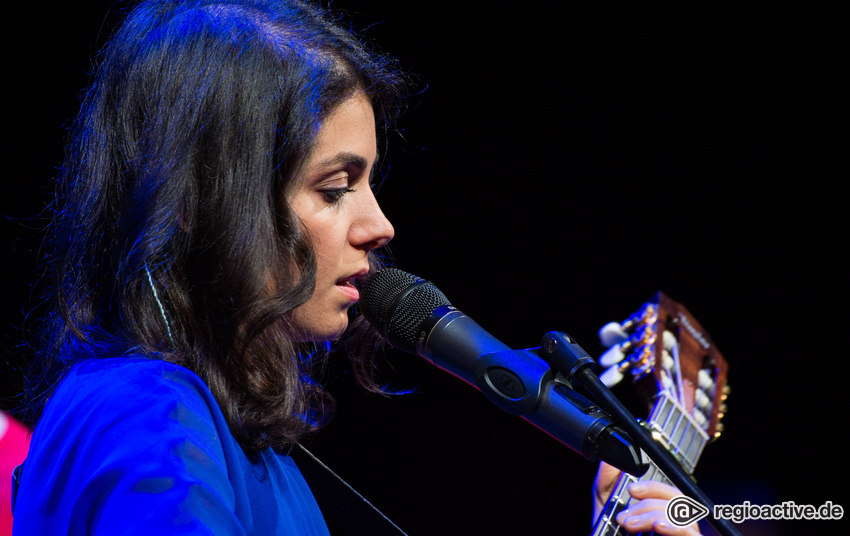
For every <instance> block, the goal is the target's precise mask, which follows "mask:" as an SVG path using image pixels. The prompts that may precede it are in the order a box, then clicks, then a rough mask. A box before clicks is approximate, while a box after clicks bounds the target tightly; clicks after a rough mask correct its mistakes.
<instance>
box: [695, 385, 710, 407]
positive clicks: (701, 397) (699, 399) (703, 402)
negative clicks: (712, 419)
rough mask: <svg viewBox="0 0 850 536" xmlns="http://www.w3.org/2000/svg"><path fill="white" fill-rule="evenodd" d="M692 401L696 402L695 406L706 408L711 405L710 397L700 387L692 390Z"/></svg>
mask: <svg viewBox="0 0 850 536" xmlns="http://www.w3.org/2000/svg"><path fill="white" fill-rule="evenodd" d="M694 402H696V404H697V407H699V408H700V409H706V408H708V407H710V406H711V399H710V398H708V395H706V394H705V393H704V392H703V391H702V390H701V389H697V390H695V391H694Z"/></svg>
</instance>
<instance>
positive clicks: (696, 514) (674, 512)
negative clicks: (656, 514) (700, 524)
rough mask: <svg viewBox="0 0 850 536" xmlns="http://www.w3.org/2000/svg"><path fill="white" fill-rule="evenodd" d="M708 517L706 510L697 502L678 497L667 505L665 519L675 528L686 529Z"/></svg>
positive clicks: (683, 496)
mask: <svg viewBox="0 0 850 536" xmlns="http://www.w3.org/2000/svg"><path fill="white" fill-rule="evenodd" d="M707 515H708V508H706V507H705V506H704V505H702V504H700V503H698V502H697V501H695V500H693V499H691V498H690V497H686V496H685V495H679V496H678V497H673V498H672V499H670V502H669V503H667V519H668V520H669V521H670V523H672V524H673V525H675V526H677V527H686V526H688V525H690V524H691V523H696V522H697V521H699V520H700V519H702V518H704V517H705V516H707Z"/></svg>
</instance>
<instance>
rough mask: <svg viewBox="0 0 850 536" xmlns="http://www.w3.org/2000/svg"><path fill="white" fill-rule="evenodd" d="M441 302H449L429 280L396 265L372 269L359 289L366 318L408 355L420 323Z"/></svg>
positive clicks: (414, 350) (390, 341)
mask: <svg viewBox="0 0 850 536" xmlns="http://www.w3.org/2000/svg"><path fill="white" fill-rule="evenodd" d="M443 305H451V303H449V300H448V299H447V298H446V296H445V295H444V294H443V293H442V292H440V290H439V289H438V288H437V287H435V286H434V285H433V284H432V283H431V282H429V281H426V280H424V279H422V278H421V277H417V276H415V275H412V274H409V273H407V272H404V271H402V270H399V269H397V268H385V269H383V270H381V271H379V272H375V273H374V274H372V275H371V276H369V278H368V279H367V280H366V282H365V284H364V285H363V288H362V291H361V300H360V306H361V309H362V311H363V316H364V317H366V320H368V321H369V323H370V324H372V326H374V327H375V329H377V330H378V331H379V332H380V333H381V335H383V336H384V338H385V339H387V340H388V341H389V343H390V344H392V345H393V346H394V347H396V348H398V349H399V350H402V351H404V352H408V353H412V354H415V353H416V338H417V336H418V334H419V327H420V326H421V325H422V322H424V321H425V319H426V318H428V317H429V316H430V315H431V313H432V312H434V309H436V308H437V307H440V306H443Z"/></svg>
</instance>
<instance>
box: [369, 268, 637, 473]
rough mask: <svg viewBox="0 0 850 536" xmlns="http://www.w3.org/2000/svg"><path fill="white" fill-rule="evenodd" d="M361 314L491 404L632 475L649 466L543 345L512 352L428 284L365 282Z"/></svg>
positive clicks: (403, 279)
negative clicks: (542, 349) (549, 358)
mask: <svg viewBox="0 0 850 536" xmlns="http://www.w3.org/2000/svg"><path fill="white" fill-rule="evenodd" d="M360 307H361V310H362V311H363V316H364V317H366V319H367V320H368V321H369V323H371V324H372V326H373V327H375V329H377V330H378V332H380V334H381V336H382V337H384V339H386V340H387V341H388V342H389V343H390V344H391V345H392V346H393V347H395V348H397V349H399V350H401V351H403V352H407V353H410V354H415V355H420V356H422V357H424V358H425V359H427V360H428V361H430V362H431V363H432V364H434V365H436V366H437V367H439V368H441V369H443V370H445V371H447V372H449V373H451V374H453V375H454V376H456V377H458V378H460V379H461V380H463V381H465V382H466V383H468V384H470V385H472V386H473V387H475V388H476V389H478V390H480V391H481V392H482V393H483V394H484V395H485V396H486V397H487V398H488V399H489V400H490V401H491V402H493V403H494V404H496V405H497V406H499V407H500V408H502V409H503V410H505V411H507V412H508V413H511V414H513V415H518V416H521V417H522V418H523V419H525V420H527V421H528V422H530V423H531V424H533V425H534V426H536V427H537V428H539V429H541V430H543V431H544V432H546V433H547V434H549V435H551V436H552V437H554V438H555V439H557V440H558V441H560V442H561V443H563V444H565V445H567V446H568V447H570V448H571V449H572V450H574V451H575V452H577V453H579V454H581V455H582V456H584V457H585V458H586V459H588V460H590V461H593V462H596V461H599V460H603V461H605V462H607V463H609V464H610V465H613V466H614V467H617V468H618V469H620V470H622V471H625V472H627V473H630V474H632V475H637V476H639V475H642V474H643V473H644V472H646V470H647V468H648V465H647V464H646V463H645V462H644V460H643V458H642V455H641V451H640V449H638V448H637V447H636V446H634V445H633V444H632V441H631V438H629V436H628V435H627V434H626V433H625V432H624V431H623V430H621V429H620V428H619V427H617V426H616V425H614V424H613V422H612V421H611V418H610V416H609V415H608V414H607V413H605V412H604V411H603V410H602V409H601V408H599V407H598V406H596V405H595V404H593V403H592V402H590V401H589V400H588V399H586V398H585V397H583V396H582V395H581V394H579V393H577V392H576V391H574V390H573V389H572V388H571V387H570V386H569V384H568V382H567V381H566V380H565V379H564V378H563V376H561V375H559V374H558V373H557V372H556V371H554V370H553V369H552V367H551V366H550V365H549V363H547V362H546V360H544V359H543V358H542V357H540V355H539V352H538V350H540V349H539V348H535V349H528V350H511V349H510V348H509V347H508V346H507V345H505V344H504V343H502V342H501V341H499V340H498V339H496V338H495V337H494V336H492V335H491V334H490V333H488V332H487V331H485V330H484V328H482V327H481V326H479V325H478V324H477V323H476V322H475V321H474V320H472V319H471V318H469V317H468V316H466V315H465V314H463V313H462V312H461V311H460V310H458V309H457V308H456V307H454V306H453V305H452V304H451V303H450V302H449V300H448V299H447V298H446V296H445V295H444V294H443V293H442V292H441V291H440V290H439V289H437V287H435V286H434V285H433V284H432V283H430V282H429V281H426V280H424V279H422V278H420V277H417V276H415V275H411V274H409V273H407V272H404V271H402V270H399V269H396V268H386V269H383V270H381V271H378V272H376V273H374V274H372V275H371V276H369V278H368V279H367V280H366V281H365V282H364V285H363V287H362V289H361V299H360Z"/></svg>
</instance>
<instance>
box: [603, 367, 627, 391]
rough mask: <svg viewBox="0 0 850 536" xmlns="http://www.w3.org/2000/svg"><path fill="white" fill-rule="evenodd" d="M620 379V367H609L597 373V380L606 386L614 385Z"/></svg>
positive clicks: (621, 377)
mask: <svg viewBox="0 0 850 536" xmlns="http://www.w3.org/2000/svg"><path fill="white" fill-rule="evenodd" d="M622 379H623V373H622V371H620V367H611V368H609V369H608V370H606V371H605V372H603V373H602V374H600V375H599V381H601V382H602V383H603V384H605V386H606V387H614V386H615V385H617V384H618V383H620V380H622Z"/></svg>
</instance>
